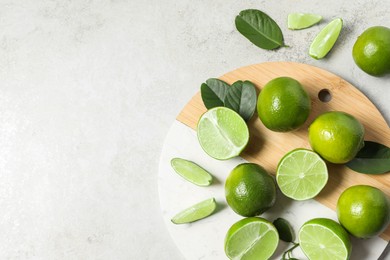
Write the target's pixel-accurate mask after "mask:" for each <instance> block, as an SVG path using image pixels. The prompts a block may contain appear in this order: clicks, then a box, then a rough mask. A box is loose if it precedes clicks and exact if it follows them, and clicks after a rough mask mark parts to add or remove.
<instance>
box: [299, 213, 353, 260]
mask: <svg viewBox="0 0 390 260" xmlns="http://www.w3.org/2000/svg"><path fill="white" fill-rule="evenodd" d="M298 237H299V245H300V247H301V249H302V251H303V252H304V253H305V255H306V256H307V257H308V258H309V259H315V260H329V259H332V260H346V259H349V257H350V255H351V251H352V244H351V241H350V239H349V236H348V233H347V231H345V229H344V228H343V227H342V226H341V225H340V224H339V223H337V222H336V221H334V220H331V219H327V218H315V219H312V220H309V221H307V222H306V223H305V224H303V225H302V227H301V229H300V230H299V234H298Z"/></svg>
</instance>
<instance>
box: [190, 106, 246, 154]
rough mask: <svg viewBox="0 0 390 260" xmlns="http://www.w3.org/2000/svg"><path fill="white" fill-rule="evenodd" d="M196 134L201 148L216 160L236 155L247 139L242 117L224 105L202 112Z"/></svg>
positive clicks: (244, 145)
mask: <svg viewBox="0 0 390 260" xmlns="http://www.w3.org/2000/svg"><path fill="white" fill-rule="evenodd" d="M197 134H198V140H199V143H200V145H201V146H202V148H203V150H204V151H205V152H206V153H207V154H208V155H210V156H211V157H213V158H215V159H218V160H227V159H230V158H232V157H235V156H238V155H239V154H240V153H241V151H242V150H243V149H244V148H245V147H246V145H247V144H248V141H249V130H248V126H247V125H246V123H245V121H244V119H242V117H241V116H240V115H239V114H237V113H236V112H234V111H233V110H231V109H229V108H226V107H216V108H213V109H210V110H208V111H207V112H206V113H204V114H203V115H202V116H201V117H200V119H199V122H198V128H197Z"/></svg>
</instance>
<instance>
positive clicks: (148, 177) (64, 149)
mask: <svg viewBox="0 0 390 260" xmlns="http://www.w3.org/2000/svg"><path fill="white" fill-rule="evenodd" d="M247 8H257V9H261V10H263V11H265V12H266V13H268V14H269V15H270V16H271V17H273V18H274V19H275V20H276V21H277V22H278V24H279V25H280V27H281V28H282V31H283V33H284V36H285V43H286V44H287V45H289V46H290V47H289V48H282V49H279V50H276V51H264V50H261V49H259V48H257V47H255V46H254V45H252V44H251V43H250V42H249V41H247V40H246V39H245V38H244V37H242V36H241V35H240V34H239V33H238V32H237V31H236V29H235V26H234V17H235V15H237V14H238V13H239V11H240V10H243V9H247ZM290 12H312V13H317V14H320V15H322V16H323V17H324V21H323V22H322V23H321V24H319V25H317V26H315V27H313V28H310V29H307V30H303V31H289V30H288V29H287V26H286V19H287V15H288V13H290ZM389 13H390V2H389V1H379V0H366V1H363V0H359V1H338V0H329V1H326V2H324V1H319V0H311V1H307V0H294V1H293V0H280V1H247V0H245V1H226V0H214V1H210V0H199V1H190V0H180V1H178V0H177V1H167V0H159V1H157V0H149V1H135V0H129V1H124V0H122V1H121V0H112V1H105V0H102V1H93V0H89V1H78V0H77V1H76V0H73V1H72V0H69V1H60V0H51V1H49V0H47V1H41V0H37V1H14V0H12V1H6V0H0V212H1V214H0V230H1V232H0V258H1V259H182V256H181V255H180V253H179V251H178V250H177V249H176V247H175V245H174V244H173V242H172V241H171V239H170V236H169V234H168V232H167V231H166V229H165V226H164V224H163V221H162V218H161V213H160V208H159V199H158V191H157V171H158V160H159V155H160V151H161V147H162V145H163V141H164V137H165V135H166V133H167V132H168V129H169V127H170V125H171V123H172V122H173V120H174V118H175V116H176V114H177V113H178V112H179V111H180V109H181V108H182V107H183V106H184V104H185V103H186V102H187V101H188V100H189V99H190V98H191V97H192V96H193V95H194V94H195V93H196V92H197V91H198V88H199V86H200V83H202V82H203V81H204V80H206V79H207V78H209V77H218V76H220V75H222V74H224V73H226V72H228V71H231V70H233V69H235V68H238V67H241V66H244V65H249V64H253V63H259V62H264V61H296V62H303V63H307V64H312V65H315V66H318V67H321V68H324V69H327V70H329V71H331V72H333V73H336V74H338V75H340V76H342V77H344V78H345V79H346V80H348V81H350V82H351V83H352V84H354V85H355V86H356V87H357V88H359V89H360V90H362V91H363V92H364V93H365V94H366V95H367V96H368V97H369V98H370V99H371V100H372V101H373V102H374V103H375V104H376V105H377V106H378V108H379V109H380V111H381V112H382V113H383V115H384V116H385V118H386V120H387V122H390V105H389V99H390V86H389V85H390V77H385V78H374V77H371V76H368V75H366V74H364V73H363V72H362V71H360V70H359V69H358V68H357V67H356V66H355V65H354V63H353V60H352V56H351V49H352V46H353V43H354V41H355V40H356V38H357V36H358V35H359V34H360V33H361V32H362V31H363V30H364V29H365V28H367V27H369V26H373V25H385V26H388V27H390V16H389ZM336 17H341V18H343V19H344V22H345V27H344V29H343V31H342V33H341V36H340V39H339V40H338V41H337V43H336V45H335V47H334V49H333V51H332V52H331V54H330V55H329V56H328V57H327V58H326V59H323V60H320V61H316V60H314V59H312V58H310V57H309V55H308V54H307V53H308V48H309V45H310V42H311V41H312V39H313V38H314V37H315V35H316V33H317V32H318V31H319V30H320V29H321V28H322V27H323V26H324V25H325V24H326V22H329V21H330V20H331V19H332V18H336Z"/></svg>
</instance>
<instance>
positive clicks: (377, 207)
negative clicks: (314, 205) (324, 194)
mask: <svg viewBox="0 0 390 260" xmlns="http://www.w3.org/2000/svg"><path fill="white" fill-rule="evenodd" d="M337 216H338V218H339V221H340V223H341V225H343V226H344V228H345V229H346V230H348V232H349V233H351V234H352V235H354V236H355V237H359V238H370V237H373V236H376V235H379V234H380V233H382V232H383V231H384V230H385V229H386V228H387V226H388V225H389V223H390V203H389V199H388V198H387V197H386V194H384V193H383V192H382V191H381V190H380V189H377V188H375V187H372V186H368V185H355V186H352V187H349V188H348V189H346V190H345V191H344V192H343V193H342V194H341V195H340V197H339V200H338V201H337Z"/></svg>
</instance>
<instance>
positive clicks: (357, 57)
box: [352, 26, 390, 76]
mask: <svg viewBox="0 0 390 260" xmlns="http://www.w3.org/2000/svg"><path fill="white" fill-rule="evenodd" d="M352 56H353V59H354V61H355V63H356V65H358V67H359V68H360V69H362V70H363V71H364V72H366V73H368V74H370V75H373V76H382V75H384V74H387V73H390V28H387V27H384V26H374V27H370V28H368V29H367V30H365V31H364V32H363V33H362V34H361V35H360V36H359V37H358V39H357V40H356V42H355V44H354V46H353V49H352Z"/></svg>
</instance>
